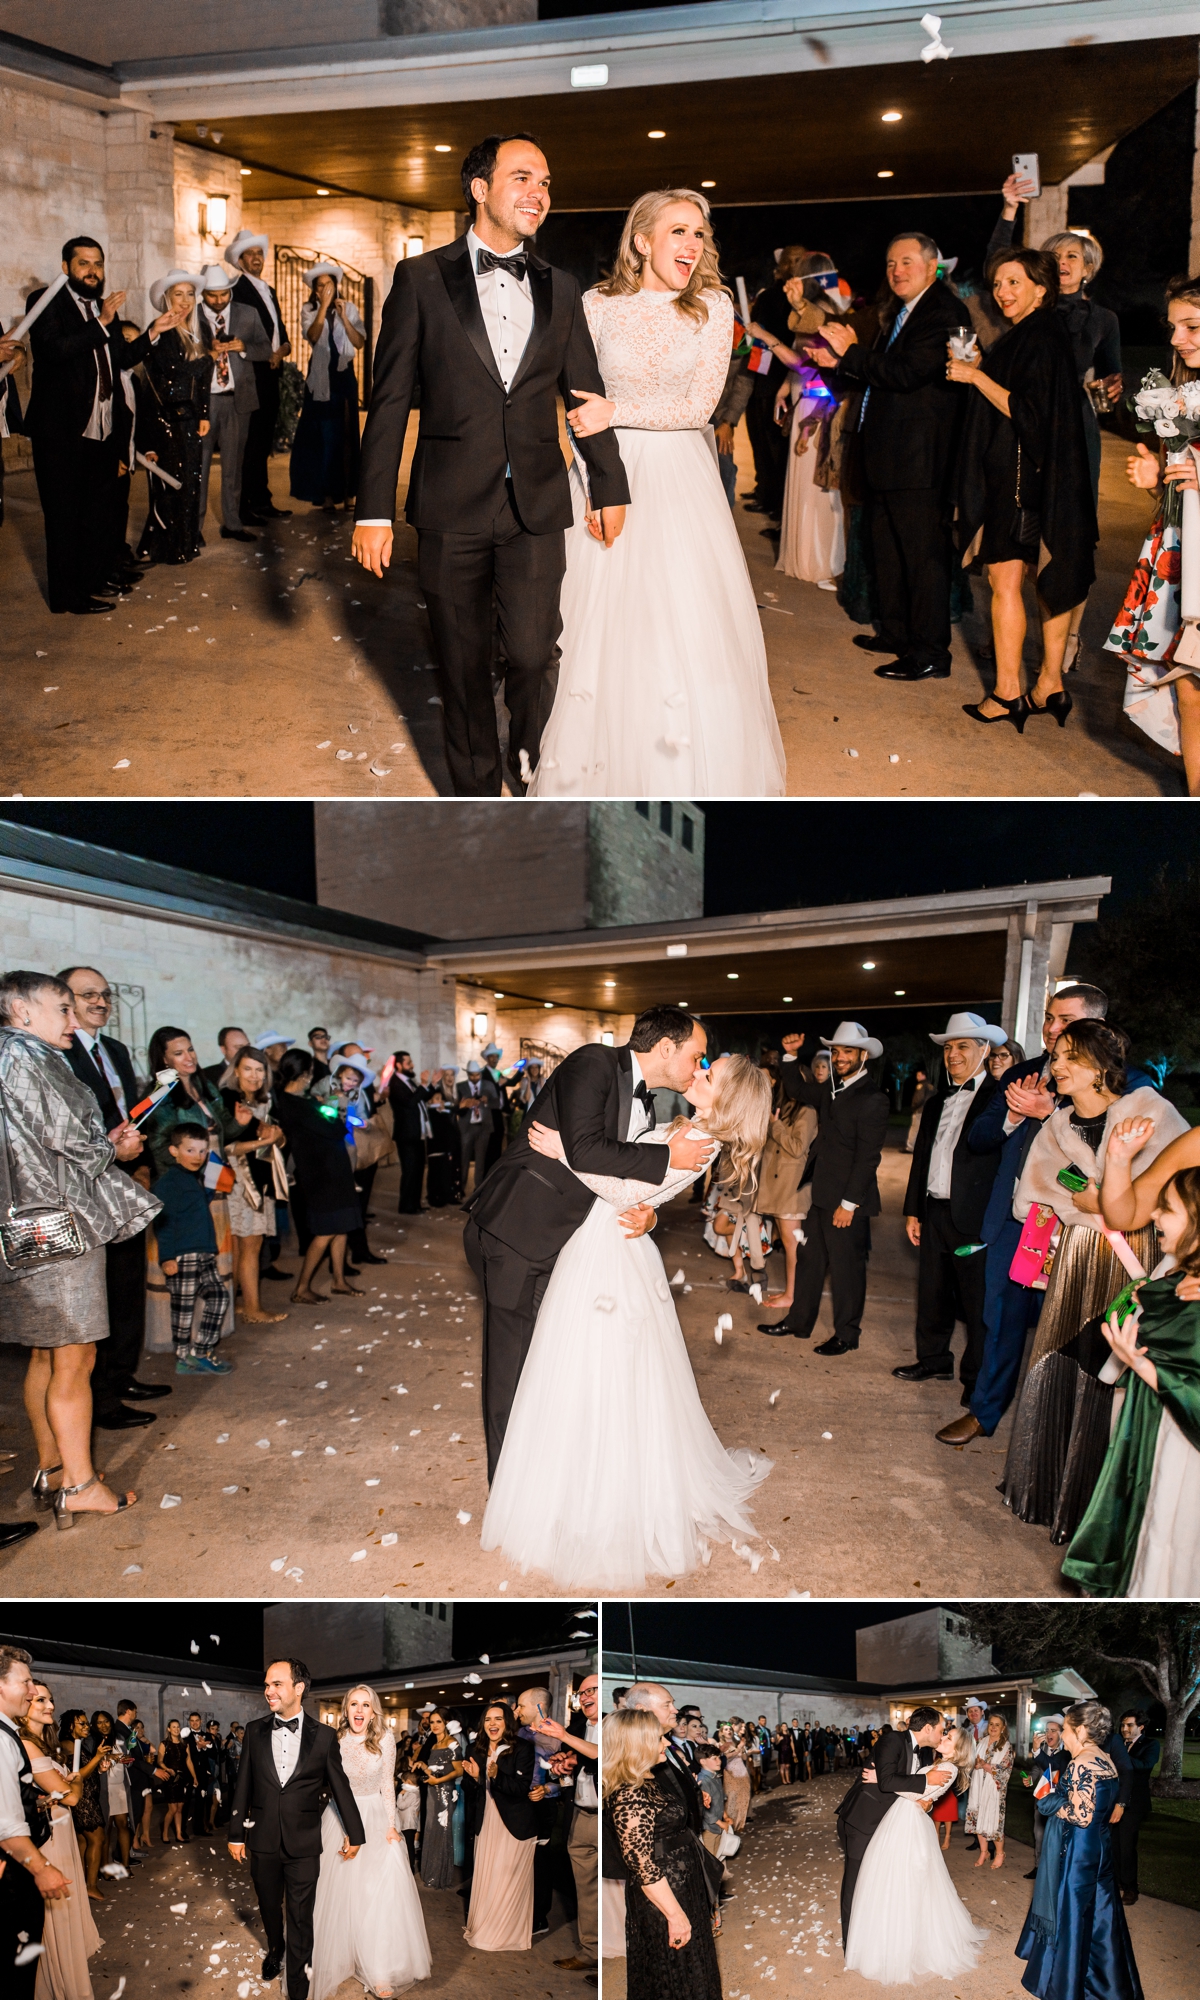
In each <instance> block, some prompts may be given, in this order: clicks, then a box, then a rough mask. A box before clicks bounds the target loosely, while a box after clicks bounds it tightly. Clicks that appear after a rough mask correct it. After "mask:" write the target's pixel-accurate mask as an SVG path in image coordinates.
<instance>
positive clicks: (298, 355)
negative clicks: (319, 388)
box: [275, 243, 375, 409]
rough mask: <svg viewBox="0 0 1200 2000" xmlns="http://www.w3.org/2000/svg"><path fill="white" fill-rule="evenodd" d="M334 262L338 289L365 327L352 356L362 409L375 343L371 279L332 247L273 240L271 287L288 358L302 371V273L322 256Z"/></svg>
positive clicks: (304, 288)
mask: <svg viewBox="0 0 1200 2000" xmlns="http://www.w3.org/2000/svg"><path fill="white" fill-rule="evenodd" d="M326 258H327V259H328V260H329V262H330V263H332V264H338V265H340V266H341V270H342V282H341V284H340V285H339V286H338V290H339V292H340V293H341V296H342V297H343V298H344V299H349V300H350V302H351V304H352V305H356V306H357V307H358V310H359V312H360V313H361V314H362V323H363V325H364V327H365V328H366V330H367V344H366V346H365V347H364V348H363V349H362V350H361V352H360V353H358V354H357V355H356V356H355V358H354V374H355V377H356V379H357V382H358V400H359V403H360V404H361V406H362V407H363V408H364V409H365V408H366V406H367V404H368V402H369V401H370V398H371V352H372V349H373V347H374V345H375V280H374V278H368V277H367V276H366V275H365V273H363V272H362V271H356V270H355V269H354V266H353V265H352V264H347V263H345V262H344V261H343V259H342V258H341V257H337V256H335V255H334V253H333V251H332V250H303V249H301V248H300V247H299V246H298V245H297V244H294V243H277V244H276V246H275V290H276V292H277V293H278V295H279V309H280V311H281V312H282V314H283V324H284V326H285V328H286V329H287V336H288V339H289V340H290V341H291V343H292V360H293V361H294V362H295V363H296V366H297V367H298V368H299V369H300V372H301V373H302V374H304V375H306V374H307V373H308V342H307V341H306V340H305V338H304V335H303V334H302V333H301V331H300V308H301V307H302V306H303V305H304V304H305V303H306V301H307V299H308V291H309V288H308V285H307V284H306V283H305V279H304V273H305V272H306V271H311V269H312V267H313V265H314V264H319V263H320V262H321V261H322V260H323V259H326Z"/></svg>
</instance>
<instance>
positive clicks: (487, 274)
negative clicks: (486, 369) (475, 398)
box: [467, 229, 533, 389]
mask: <svg viewBox="0 0 1200 2000" xmlns="http://www.w3.org/2000/svg"><path fill="white" fill-rule="evenodd" d="M487 247H488V246H487V244H486V243H481V242H480V240H479V238H478V236H476V234H475V231H474V230H473V229H468V231H467V254H468V256H469V257H470V259H471V270H472V272H473V274H474V277H475V290H476V291H477V292H478V294H479V310H480V312H481V313H482V314H483V324H484V326H485V328H486V330H487V337H488V345H489V346H490V348H491V350H492V354H493V356H494V357H495V362H496V366H497V368H498V369H499V371H500V380H501V381H502V382H503V384H504V386H505V388H506V389H511V388H512V385H513V377H514V376H515V375H516V372H517V370H518V368H519V367H520V366H521V357H522V355H523V354H524V352H525V349H526V348H527V347H528V345H529V336H530V334H531V333H532V332H533V292H532V290H531V289H530V284H529V273H528V271H526V273H525V276H524V277H523V278H514V277H513V276H512V274H511V272H509V271H480V269H479V252H480V251H481V250H486V249H487ZM495 254H496V255H499V254H500V253H499V252H496V253H495ZM508 254H510V255H512V256H514V257H519V256H523V255H524V254H525V253H524V251H523V250H519V249H518V250H513V251H511V252H510V253H508Z"/></svg>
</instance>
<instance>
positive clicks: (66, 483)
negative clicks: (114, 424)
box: [33, 435, 117, 611]
mask: <svg viewBox="0 0 1200 2000" xmlns="http://www.w3.org/2000/svg"><path fill="white" fill-rule="evenodd" d="M33 470H34V474H35V476H36V479H37V489H38V499H39V500H40V501H41V503H42V519H43V521H44V523H45V529H46V599H47V602H48V604H49V606H50V609H51V611H76V610H78V609H79V608H80V606H81V605H84V604H86V603H87V601H88V599H89V597H95V596H96V595H97V594H98V593H99V591H100V587H101V585H102V584H103V583H104V580H105V578H106V577H107V576H109V575H111V573H112V566H113V561H114V557H115V555H116V549H115V547H114V542H113V536H114V530H115V521H116V512H117V508H116V486H117V455H116V447H115V445H114V443H113V440H112V439H111V438H105V439H104V441H103V442H102V443H99V442H97V441H95V440H94V439H92V438H74V437H63V436H61V435H60V436H53V437H45V436H40V437H35V439H34V440H33Z"/></svg>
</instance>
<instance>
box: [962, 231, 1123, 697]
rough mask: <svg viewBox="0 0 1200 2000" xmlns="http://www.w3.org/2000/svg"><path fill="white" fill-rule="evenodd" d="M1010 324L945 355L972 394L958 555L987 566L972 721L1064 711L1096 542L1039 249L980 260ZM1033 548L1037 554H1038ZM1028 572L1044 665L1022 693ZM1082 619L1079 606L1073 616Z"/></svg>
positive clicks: (1070, 390) (1078, 417)
mask: <svg viewBox="0 0 1200 2000" xmlns="http://www.w3.org/2000/svg"><path fill="white" fill-rule="evenodd" d="M988 273H989V278H990V282H991V285H992V290H993V292H994V294H995V298H996V302H997V304H998V305H999V307H1000V310H1001V312H1002V313H1003V314H1004V317H1005V319H1006V320H1007V321H1008V323H1009V331H1008V332H1007V333H1006V334H1004V335H1003V336H1002V338H1001V339H1000V340H998V341H997V342H996V343H995V345H994V346H993V347H990V348H989V349H988V351H987V353H986V355H981V354H976V355H975V356H974V357H973V358H972V359H970V360H956V359H954V358H953V357H951V358H950V359H949V360H948V361H947V363H946V375H947V379H948V380H949V381H951V382H963V383H969V384H971V386H972V387H974V388H975V389H977V390H978V391H979V394H978V395H977V396H973V397H971V399H970V402H969V404H968V408H967V415H966V421H965V423H964V425H963V433H962V440H961V444H960V448H959V456H958V465H957V469H956V473H955V488H956V502H957V509H958V531H957V532H958V544H959V549H960V552H961V554H962V558H963V561H964V563H965V562H967V561H968V560H974V559H975V558H978V560H979V561H981V562H982V563H984V564H985V565H986V566H987V572H988V582H989V583H990V585H991V590H992V641H993V645H994V647H995V655H996V685H995V688H994V689H993V691H992V693H991V694H989V695H987V696H986V697H985V698H984V700H983V701H982V702H970V703H965V704H964V713H965V714H967V715H969V716H971V717H972V718H973V719H974V720H975V721H977V722H986V723H991V722H1003V721H1010V722H1012V723H1013V724H1014V725H1015V726H1016V728H1017V729H1018V730H1019V731H1021V732H1023V731H1024V728H1025V724H1026V722H1027V721H1028V720H1029V717H1030V716H1031V715H1052V716H1053V717H1054V719H1055V721H1056V722H1057V723H1058V725H1059V727H1060V728H1062V727H1064V726H1065V724H1066V720H1067V717H1068V715H1069V714H1070V712H1071V705H1072V704H1071V697H1070V695H1069V694H1068V693H1067V691H1066V689H1065V688H1064V687H1063V684H1062V673H1063V657H1064V654H1065V650H1066V643H1067V635H1068V633H1069V631H1070V629H1071V618H1072V613H1073V612H1074V610H1075V607H1076V606H1082V604H1083V603H1084V601H1085V599H1086V597H1087V594H1088V591H1089V590H1090V589H1091V586H1092V583H1093V582H1094V580H1095V575H1096V565H1095V546H1096V541H1097V539H1098V533H1099V531H1098V529H1097V526H1096V506H1095V501H1094V500H1093V498H1092V493H1091V475H1090V472H1089V470H1088V458H1087V441H1086V438H1085V436H1084V426H1083V412H1082V409H1081V407H1080V395H1079V384H1078V381H1077V379H1076V375H1075V363H1074V358H1073V356H1072V353H1071V342H1070V337H1069V335H1068V333H1067V329H1066V327H1065V325H1064V324H1063V321H1062V319H1061V318H1060V316H1059V315H1058V313H1056V312H1055V310H1054V307H1055V305H1056V302H1057V299H1058V268H1057V265H1056V264H1055V262H1054V259H1053V258H1052V257H1050V256H1048V255H1047V254H1046V253H1045V252H1044V251H1041V250H1013V251H1010V252H1007V253H1005V254H1003V255H1002V256H1000V257H998V258H997V259H995V260H993V262H992V263H991V264H990V265H989V267H988ZM1039 551H1041V553H1039ZM1031 567H1032V568H1033V569H1034V570H1035V572H1036V584H1037V598H1038V612H1039V617H1040V619H1041V629H1042V662H1041V667H1040V670H1039V672H1038V676H1037V679H1036V681H1035V682H1034V684H1033V686H1032V687H1031V688H1030V690H1029V692H1028V693H1027V694H1023V693H1022V691H1021V656H1022V649H1023V647H1024V643H1025V602H1024V597H1023V594H1022V593H1023V589H1024V583H1025V572H1026V570H1027V569H1028V568H1031ZM1080 615H1081V616H1082V611H1081V613H1080Z"/></svg>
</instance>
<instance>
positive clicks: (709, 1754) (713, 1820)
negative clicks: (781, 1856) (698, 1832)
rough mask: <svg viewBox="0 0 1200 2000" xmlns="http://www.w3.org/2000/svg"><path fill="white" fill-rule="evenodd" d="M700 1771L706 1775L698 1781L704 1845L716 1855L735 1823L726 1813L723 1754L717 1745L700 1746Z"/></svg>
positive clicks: (704, 1744) (702, 1744) (703, 1744)
mask: <svg viewBox="0 0 1200 2000" xmlns="http://www.w3.org/2000/svg"><path fill="white" fill-rule="evenodd" d="M699 1754H700V1769H701V1771H702V1772H703V1773H704V1775H703V1777H702V1778H698V1779H697V1780H696V1782H697V1784H698V1785H699V1787H700V1803H701V1805H702V1806H703V1808H704V1834H703V1839H704V1845H705V1846H706V1847H707V1849H708V1851H709V1853H710V1854H715V1853H716V1851H717V1848H718V1846H719V1845H720V1841H721V1835H722V1833H723V1832H724V1831H725V1829H726V1827H731V1826H732V1825H733V1821H732V1820H731V1819H730V1817H729V1815H728V1813H727V1812H726V1811H725V1781H724V1779H723V1778H722V1776H721V1753H720V1751H719V1750H718V1748H717V1746H716V1744H715V1743H701V1744H700V1746H699Z"/></svg>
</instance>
